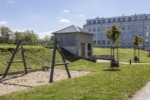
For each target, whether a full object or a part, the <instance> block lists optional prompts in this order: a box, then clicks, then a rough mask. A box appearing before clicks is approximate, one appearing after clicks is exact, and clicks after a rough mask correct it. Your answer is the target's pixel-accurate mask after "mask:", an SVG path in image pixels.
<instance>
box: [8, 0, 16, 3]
mask: <svg viewBox="0 0 150 100" xmlns="http://www.w3.org/2000/svg"><path fill="white" fill-rule="evenodd" d="M6 3H14V0H7V1H6Z"/></svg>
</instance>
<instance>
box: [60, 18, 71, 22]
mask: <svg viewBox="0 0 150 100" xmlns="http://www.w3.org/2000/svg"><path fill="white" fill-rule="evenodd" d="M60 22H62V23H70V20H68V19H61V20H60Z"/></svg>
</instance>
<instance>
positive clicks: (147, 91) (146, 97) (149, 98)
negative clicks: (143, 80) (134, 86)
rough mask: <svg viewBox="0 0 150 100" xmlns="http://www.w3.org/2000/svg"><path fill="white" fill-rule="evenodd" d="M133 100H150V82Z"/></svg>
mask: <svg viewBox="0 0 150 100" xmlns="http://www.w3.org/2000/svg"><path fill="white" fill-rule="evenodd" d="M131 100H150V82H148V83H147V84H146V85H145V86H144V87H143V88H142V89H141V90H139V91H138V92H137V93H136V94H135V95H134V96H133V98H131Z"/></svg>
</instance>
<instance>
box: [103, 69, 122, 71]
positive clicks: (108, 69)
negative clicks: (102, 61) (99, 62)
mask: <svg viewBox="0 0 150 100" xmlns="http://www.w3.org/2000/svg"><path fill="white" fill-rule="evenodd" d="M103 71H121V70H120V69H105V70H103Z"/></svg>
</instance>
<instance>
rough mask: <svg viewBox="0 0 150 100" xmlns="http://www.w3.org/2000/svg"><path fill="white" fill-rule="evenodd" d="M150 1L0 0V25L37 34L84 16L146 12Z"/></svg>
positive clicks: (77, 21) (80, 22) (80, 21)
mask: <svg viewBox="0 0 150 100" xmlns="http://www.w3.org/2000/svg"><path fill="white" fill-rule="evenodd" d="M149 9H150V0H0V26H7V27H9V28H10V29H11V30H14V31H16V30H17V31H24V30H27V29H28V30H34V31H35V32H36V33H37V34H38V35H39V37H41V38H42V37H44V36H45V35H50V33H51V32H53V31H57V30H59V29H62V28H65V27H67V26H70V25H77V26H79V27H83V25H84V24H85V22H86V19H93V18H96V17H97V16H99V17H100V18H101V17H115V16H122V15H123V14H124V15H125V16H126V15H134V14H135V13H136V14H143V13H145V14H150V10H149Z"/></svg>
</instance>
